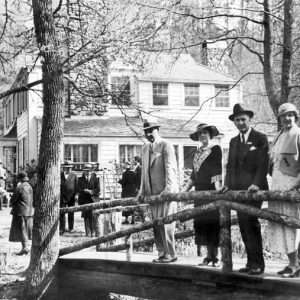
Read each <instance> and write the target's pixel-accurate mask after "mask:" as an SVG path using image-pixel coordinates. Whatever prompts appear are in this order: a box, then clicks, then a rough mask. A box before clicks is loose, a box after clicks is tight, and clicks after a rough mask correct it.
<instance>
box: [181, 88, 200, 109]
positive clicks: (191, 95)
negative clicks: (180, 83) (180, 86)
mask: <svg viewBox="0 0 300 300" xmlns="http://www.w3.org/2000/svg"><path fill="white" fill-rule="evenodd" d="M199 102H200V101H199V84H197V83H185V84H184V105H185V106H199Z"/></svg>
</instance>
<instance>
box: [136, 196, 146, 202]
mask: <svg viewBox="0 0 300 300" xmlns="http://www.w3.org/2000/svg"><path fill="white" fill-rule="evenodd" d="M136 199H137V201H138V202H139V203H145V195H142V194H137V196H136Z"/></svg>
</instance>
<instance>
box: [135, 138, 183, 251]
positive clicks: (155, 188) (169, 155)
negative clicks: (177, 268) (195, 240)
mask: <svg viewBox="0 0 300 300" xmlns="http://www.w3.org/2000/svg"><path fill="white" fill-rule="evenodd" d="M176 174H177V163H176V156H175V152H174V148H173V146H172V144H171V143H170V142H169V141H167V140H165V139H162V138H158V139H157V140H156V141H155V143H154V147H153V150H152V151H151V149H150V144H146V145H145V146H144V147H143V167H142V179H141V181H142V183H141V191H140V193H141V195H148V196H149V195H157V194H160V193H161V192H170V193H176V192H177V191H178V184H177V177H176ZM150 210H151V215H152V218H153V219H157V218H163V217H165V216H168V215H170V214H173V213H175V212H176V211H177V203H176V202H174V201H172V202H170V203H154V204H151V205H150ZM153 231H154V238H155V244H156V248H157V250H158V256H159V257H161V256H168V255H170V256H171V257H175V256H176V251H175V238H174V232H175V222H173V223H172V224H165V225H159V226H154V227H153Z"/></svg>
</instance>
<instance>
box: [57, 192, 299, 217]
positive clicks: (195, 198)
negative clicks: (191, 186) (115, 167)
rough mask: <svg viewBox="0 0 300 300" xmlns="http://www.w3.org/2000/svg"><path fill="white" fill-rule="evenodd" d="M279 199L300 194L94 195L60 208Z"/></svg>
mask: <svg viewBox="0 0 300 300" xmlns="http://www.w3.org/2000/svg"><path fill="white" fill-rule="evenodd" d="M219 200H226V201H234V202H245V201H281V202H292V203H300V194H299V193H298V192H296V191H289V192H281V191H258V192H256V193H249V192H247V191H228V192H227V193H226V194H219V193H218V192H215V191H199V192H198V191H197V192H186V193H174V194H172V193H168V194H165V195H163V196H160V195H156V196H150V197H145V199H144V201H143V202H140V201H139V200H138V199H137V198H125V199H116V200H104V201H99V199H98V198H97V197H94V201H95V203H91V204H85V205H80V206H73V207H63V208H61V209H60V212H61V213H69V212H77V211H89V210H95V209H109V208H113V207H117V206H131V205H134V206H136V205H140V204H145V203H146V204H151V203H155V202H157V201H158V202H166V201H167V202H170V201H176V202H187V203H197V204H201V202H204V201H205V202H206V201H219Z"/></svg>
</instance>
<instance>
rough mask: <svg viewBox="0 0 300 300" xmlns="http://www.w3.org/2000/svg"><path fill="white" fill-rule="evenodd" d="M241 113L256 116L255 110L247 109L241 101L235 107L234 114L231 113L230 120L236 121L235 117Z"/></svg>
mask: <svg viewBox="0 0 300 300" xmlns="http://www.w3.org/2000/svg"><path fill="white" fill-rule="evenodd" d="M241 114H247V115H248V116H249V117H250V118H252V117H253V116H254V112H253V111H252V110H250V109H246V108H245V107H243V105H242V104H241V103H237V104H235V105H234V107H233V114H231V115H230V116H229V117H228V118H229V120H230V121H234V117H235V116H237V115H241Z"/></svg>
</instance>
